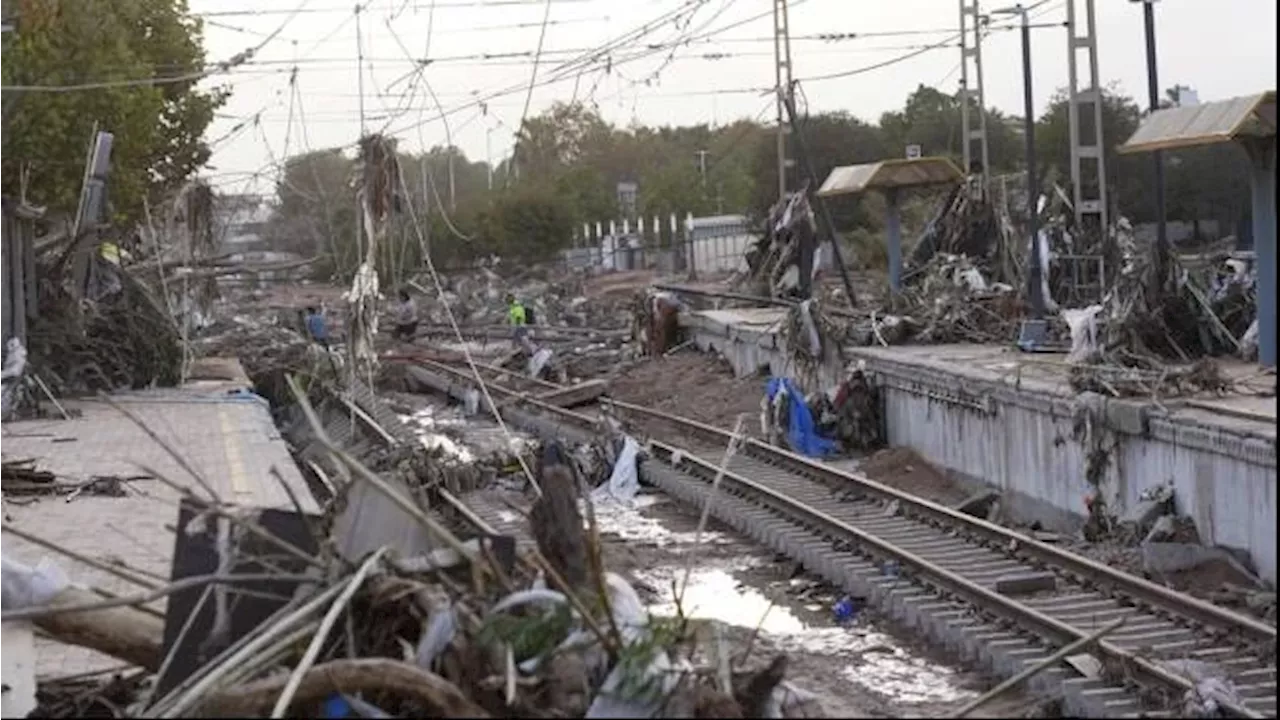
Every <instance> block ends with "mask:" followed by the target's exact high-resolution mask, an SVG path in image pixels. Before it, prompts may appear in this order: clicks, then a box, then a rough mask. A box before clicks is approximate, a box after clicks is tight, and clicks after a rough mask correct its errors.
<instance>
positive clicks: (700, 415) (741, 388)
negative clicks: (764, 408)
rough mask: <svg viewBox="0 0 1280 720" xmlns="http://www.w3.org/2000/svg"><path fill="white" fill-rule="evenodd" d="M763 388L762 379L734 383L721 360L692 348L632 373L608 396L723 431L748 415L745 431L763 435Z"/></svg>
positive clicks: (613, 386) (620, 378) (624, 375)
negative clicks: (742, 416)
mask: <svg viewBox="0 0 1280 720" xmlns="http://www.w3.org/2000/svg"><path fill="white" fill-rule="evenodd" d="M764 387H765V379H764V378H761V377H745V378H735V377H734V376H733V371H732V370H730V368H729V365H728V363H726V362H725V361H724V360H722V359H721V358H720V357H719V356H716V355H711V354H705V353H700V352H698V351H697V350H694V349H692V348H689V349H685V350H682V351H680V352H677V353H676V354H674V355H671V356H670V357H665V358H660V359H656V360H650V361H648V362H644V363H641V364H639V365H635V366H633V367H630V368H628V369H627V370H625V371H623V372H622V373H621V374H620V375H619V376H618V377H616V378H614V379H613V380H612V382H611V383H610V386H609V392H610V394H611V395H612V396H613V397H614V398H616V399H618V400H622V401H624V402H630V403H636V404H637V405H647V406H649V407H652V408H655V409H657V410H663V411H665V412H670V413H673V414H676V415H681V416H684V417H687V418H690V419H693V420H697V421H699V422H704V423H707V424H709V425H714V426H716V427H721V428H725V429H731V428H733V424H734V422H735V421H736V419H737V417H738V416H739V415H742V414H745V415H746V418H745V422H744V428H745V429H746V430H747V431H748V432H749V433H750V434H753V435H759V433H760V420H759V416H760V398H762V397H763V396H764Z"/></svg>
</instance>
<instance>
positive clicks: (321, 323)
mask: <svg viewBox="0 0 1280 720" xmlns="http://www.w3.org/2000/svg"><path fill="white" fill-rule="evenodd" d="M306 323H307V334H308V335H310V336H311V339H312V340H314V341H316V342H317V343H319V344H320V346H321V347H323V348H324V349H325V350H328V349H329V324H328V323H327V322H325V320H324V315H321V314H320V311H318V310H316V308H315V306H314V305H311V306H308V307H307V316H306Z"/></svg>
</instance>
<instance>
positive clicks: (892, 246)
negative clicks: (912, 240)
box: [884, 188, 902, 295]
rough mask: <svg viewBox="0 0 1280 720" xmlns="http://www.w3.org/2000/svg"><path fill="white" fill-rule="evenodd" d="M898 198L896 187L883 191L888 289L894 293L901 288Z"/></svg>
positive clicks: (900, 220)
mask: <svg viewBox="0 0 1280 720" xmlns="http://www.w3.org/2000/svg"><path fill="white" fill-rule="evenodd" d="M898 199H899V193H898V188H889V189H887V190H885V191H884V204H885V222H884V229H885V235H886V239H887V240H888V241H889V289H890V290H892V291H893V292H894V294H895V295H896V294H897V293H898V292H900V291H901V290H902V211H901V207H900V206H899V204H898Z"/></svg>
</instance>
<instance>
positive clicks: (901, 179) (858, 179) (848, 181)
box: [818, 157, 964, 197]
mask: <svg viewBox="0 0 1280 720" xmlns="http://www.w3.org/2000/svg"><path fill="white" fill-rule="evenodd" d="M963 178H964V173H962V172H960V168H958V167H956V164H955V163H953V162H951V160H950V159H948V158H945V157H924V158H915V159H910V160H907V159H901V160H881V161H880V162H874V163H866V164H864V165H843V166H841V167H837V168H833V169H832V170H831V174H830V175H828V176H827V180H826V182H824V183H822V187H821V188H819V189H818V196H819V197H831V196H832V195H848V194H851V193H860V192H862V191H864V190H888V189H890V188H904V187H908V188H909V187H923V186H927V185H948V184H951V183H955V182H959V181H960V180H961V179H963Z"/></svg>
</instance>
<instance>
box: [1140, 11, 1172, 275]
mask: <svg viewBox="0 0 1280 720" xmlns="http://www.w3.org/2000/svg"><path fill="white" fill-rule="evenodd" d="M1141 2H1142V24H1143V29H1144V30H1145V31H1146V36H1147V100H1148V101H1149V102H1150V105H1151V112H1155V111H1156V110H1159V109H1160V79H1159V74H1158V73H1157V67H1156V17H1155V15H1156V13H1155V5H1156V3H1155V0H1141ZM1151 158H1152V163H1153V164H1154V165H1155V181H1156V247H1155V251H1156V278H1157V280H1156V282H1157V283H1158V285H1157V287H1158V288H1160V289H1163V288H1164V284H1165V282H1167V281H1168V278H1169V274H1168V273H1169V228H1168V227H1167V226H1166V225H1165V205H1164V153H1163V152H1161V151H1159V150H1156V151H1155V152H1153V153H1151Z"/></svg>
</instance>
